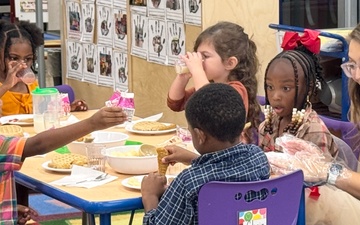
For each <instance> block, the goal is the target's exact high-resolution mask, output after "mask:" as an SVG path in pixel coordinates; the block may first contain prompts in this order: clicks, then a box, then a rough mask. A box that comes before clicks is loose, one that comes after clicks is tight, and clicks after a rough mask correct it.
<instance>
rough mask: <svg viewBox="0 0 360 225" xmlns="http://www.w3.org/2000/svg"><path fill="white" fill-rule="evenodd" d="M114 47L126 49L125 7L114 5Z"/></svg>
mask: <svg viewBox="0 0 360 225" xmlns="http://www.w3.org/2000/svg"><path fill="white" fill-rule="evenodd" d="M113 13H114V17H113V18H114V28H113V31H114V47H115V48H120V49H123V50H127V39H128V36H127V22H126V21H127V15H126V8H120V7H114V8H113Z"/></svg>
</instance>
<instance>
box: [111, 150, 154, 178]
mask: <svg viewBox="0 0 360 225" xmlns="http://www.w3.org/2000/svg"><path fill="white" fill-rule="evenodd" d="M139 148H140V145H125V146H118V147H112V148H107V149H105V152H104V155H105V156H106V160H107V162H108V164H109V166H110V167H111V168H113V169H114V170H115V171H116V172H118V173H124V174H147V173H150V172H155V171H157V170H158V164H157V156H156V155H153V156H116V152H128V151H131V150H138V149H139Z"/></svg>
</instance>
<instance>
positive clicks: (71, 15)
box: [66, 1, 82, 40]
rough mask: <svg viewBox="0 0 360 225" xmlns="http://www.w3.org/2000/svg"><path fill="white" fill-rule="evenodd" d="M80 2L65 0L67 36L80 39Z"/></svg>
mask: <svg viewBox="0 0 360 225" xmlns="http://www.w3.org/2000/svg"><path fill="white" fill-rule="evenodd" d="M81 17H82V15H81V10H80V4H79V2H76V1H67V2H66V23H67V26H66V27H67V29H66V30H67V37H68V38H69V39H73V40H80V39H81V35H82V31H81V30H82V27H81Z"/></svg>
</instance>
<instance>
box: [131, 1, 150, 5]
mask: <svg viewBox="0 0 360 225" xmlns="http://www.w3.org/2000/svg"><path fill="white" fill-rule="evenodd" d="M129 1H130V5H133V6H146V3H147V0H129Z"/></svg>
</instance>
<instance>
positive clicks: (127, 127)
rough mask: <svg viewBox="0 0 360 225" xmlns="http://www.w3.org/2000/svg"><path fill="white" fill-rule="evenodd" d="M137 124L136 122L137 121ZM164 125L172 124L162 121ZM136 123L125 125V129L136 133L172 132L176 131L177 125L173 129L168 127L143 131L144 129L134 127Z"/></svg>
mask: <svg viewBox="0 0 360 225" xmlns="http://www.w3.org/2000/svg"><path fill="white" fill-rule="evenodd" d="M135 124H136V123H135ZM162 124H164V125H170V123H162ZM133 126H134V124H129V125H127V126H126V127H125V130H127V131H129V132H132V133H136V134H166V133H170V132H174V131H176V127H175V128H173V129H168V130H157V131H143V130H134V129H133Z"/></svg>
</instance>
